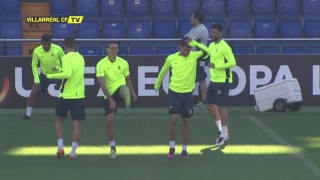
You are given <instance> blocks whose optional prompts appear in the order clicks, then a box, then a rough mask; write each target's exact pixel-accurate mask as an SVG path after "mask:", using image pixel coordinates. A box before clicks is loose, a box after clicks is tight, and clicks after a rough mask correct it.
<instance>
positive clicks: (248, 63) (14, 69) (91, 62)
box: [0, 55, 320, 108]
mask: <svg viewBox="0 0 320 180" xmlns="http://www.w3.org/2000/svg"><path fill="white" fill-rule="evenodd" d="M101 58H102V57H93V56H91V57H86V69H85V73H86V74H85V84H86V105H87V107H101V103H102V96H103V94H102V91H101V90H100V88H99V86H98V82H97V80H96V78H95V66H96V64H97V62H98V61H99V60H100V59H101ZM124 58H126V59H127V60H128V62H129V64H130V71H131V78H132V81H133V84H134V87H135V91H136V93H137V95H138V96H139V99H138V101H137V102H134V103H133V106H135V107H163V106H166V103H167V92H168V83H169V75H167V76H166V78H165V80H164V82H163V88H161V90H160V91H159V92H158V93H156V92H155V91H154V90H153V86H154V83H155V81H156V77H157V75H158V73H159V71H160V69H161V67H162V65H163V63H164V60H165V58H166V57H165V56H129V57H124ZM236 59H237V67H235V68H233V73H234V83H233V85H232V88H231V91H230V94H229V95H230V102H229V104H230V105H231V106H247V105H250V106H251V105H254V104H255V100H254V97H253V90H254V89H255V88H256V87H260V86H262V85H265V84H269V83H272V82H275V81H278V80H281V79H283V78H290V77H294V78H297V79H298V80H299V82H300V86H301V89H302V95H303V104H304V105H319V102H320V85H319V84H320V83H319V81H320V65H319V64H320V63H319V62H320V60H319V57H318V56H314V55H241V56H240V55H239V56H236ZM0 70H1V71H0V75H1V76H0V77H1V80H0V82H1V84H0V107H2V108H25V106H26V103H27V97H28V96H29V94H30V90H31V87H32V83H33V76H32V71H31V57H2V58H1V59H0ZM206 71H207V72H208V71H209V70H208V69H206ZM207 81H208V82H209V81H210V79H209V74H208V77H207ZM58 94H59V91H58V90H57V88H56V87H55V86H54V85H51V86H50V87H49V89H48V93H45V94H43V93H41V94H40V95H39V98H37V102H36V107H44V108H49V107H55V104H56V100H57V98H56V97H57V96H58ZM197 94H198V87H196V89H195V91H194V95H197ZM195 97H196V96H195Z"/></svg>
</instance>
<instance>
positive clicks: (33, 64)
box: [31, 52, 40, 83]
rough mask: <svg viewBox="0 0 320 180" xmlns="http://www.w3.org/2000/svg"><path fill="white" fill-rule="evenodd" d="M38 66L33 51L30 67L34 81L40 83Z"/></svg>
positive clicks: (36, 57) (37, 60)
mask: <svg viewBox="0 0 320 180" xmlns="http://www.w3.org/2000/svg"><path fill="white" fill-rule="evenodd" d="M38 66H39V58H38V56H37V54H36V53H35V52H33V54H32V62H31V67H32V73H33V79H34V83H40V78H39V71H38Z"/></svg>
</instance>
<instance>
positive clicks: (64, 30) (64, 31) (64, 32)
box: [51, 23, 75, 39]
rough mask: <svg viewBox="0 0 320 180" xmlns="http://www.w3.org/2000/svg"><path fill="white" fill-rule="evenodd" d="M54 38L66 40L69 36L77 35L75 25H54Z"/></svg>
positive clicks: (52, 26)
mask: <svg viewBox="0 0 320 180" xmlns="http://www.w3.org/2000/svg"><path fill="white" fill-rule="evenodd" d="M51 28H52V37H53V38H58V39H59V38H62V39H63V38H65V37H67V36H74V35H75V25H74V24H67V23H57V24H55V23H54V24H52V25H51Z"/></svg>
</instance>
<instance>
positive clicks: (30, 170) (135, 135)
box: [0, 107, 320, 180]
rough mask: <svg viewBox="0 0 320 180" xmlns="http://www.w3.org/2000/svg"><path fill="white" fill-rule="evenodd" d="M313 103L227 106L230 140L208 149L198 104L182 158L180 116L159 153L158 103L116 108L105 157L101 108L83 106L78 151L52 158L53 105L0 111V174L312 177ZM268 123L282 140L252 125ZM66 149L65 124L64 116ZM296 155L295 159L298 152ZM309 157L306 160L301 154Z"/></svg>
mask: <svg viewBox="0 0 320 180" xmlns="http://www.w3.org/2000/svg"><path fill="white" fill-rule="evenodd" d="M318 112H319V110H318V108H317V107H314V108H311V107H304V108H303V109H301V111H299V112H286V113H257V112H255V111H254V110H253V108H252V107H232V108H229V117H230V122H229V124H230V125H229V129H230V132H231V133H230V138H231V141H230V144H229V145H228V146H226V147H224V148H214V147H213V145H214V142H215V140H216V138H217V128H216V125H215V123H214V121H213V120H212V119H211V118H210V117H209V116H208V114H207V112H206V110H196V111H195V116H194V117H193V119H192V129H191V138H190V145H189V147H188V150H189V153H190V156H191V157H190V159H181V158H180V157H179V153H180V150H181V144H180V143H181V128H182V126H181V122H180V121H179V123H178V125H177V130H178V133H177V135H178V136H177V150H176V151H177V154H176V157H175V158H174V159H172V160H168V159H167V156H166V154H167V152H168V133H167V128H168V116H167V111H166V109H165V108H131V109H121V110H120V111H119V114H118V116H117V120H116V124H115V125H116V130H115V132H116V142H117V150H118V154H117V158H116V159H110V158H109V157H108V154H109V151H110V149H109V146H108V141H107V138H106V130H105V127H106V122H105V120H104V117H103V110H102V109H87V120H86V121H84V122H83V126H82V127H83V129H82V137H81V143H80V146H79V148H78V156H79V158H78V159H77V160H75V161H72V160H70V159H69V158H68V156H65V157H63V158H60V159H57V158H55V156H54V155H55V153H56V148H57V147H56V139H55V131H54V110H53V109H34V113H33V116H32V119H31V120H21V117H22V116H23V114H24V113H25V110H24V109H2V110H0V114H1V120H0V153H1V155H0V167H1V168H0V177H1V179H10V180H18V179H19V180H20V179H24V180H33V179H40V178H41V179H46V180H51V179H52V180H56V179H76V180H87V179H88V178H93V179H130V180H171V179H172V180H173V179H174V180H177V179H183V180H189V179H190V180H191V179H192V180H194V179H196V178H199V179H201V180H207V179H208V180H209V179H210V180H211V179H237V180H248V179H256V180H270V179H273V180H289V179H290V180H291V179H292V180H304V179H308V180H316V179H319V178H320V174H317V173H318V171H317V167H316V168H315V167H314V166H320V154H319V149H320V133H319V132H320V131H319V127H320V119H319V117H318ZM253 120H258V121H259V122H262V123H264V125H265V126H268V127H269V129H271V130H272V131H273V132H274V133H275V134H277V135H278V136H279V137H280V138H281V139H282V140H285V141H286V143H287V144H286V143H283V142H282V141H279V140H277V138H275V136H274V135H272V134H270V133H268V132H265V131H264V130H263V129H261V128H259V126H257V124H255V123H254V121H253ZM64 127H65V139H64V141H65V145H66V153H67V155H68V154H69V150H70V145H71V132H72V129H71V127H72V124H71V121H70V119H67V120H66V121H65V123H64ZM300 155H303V157H304V158H303V159H301V158H299V157H301V156H300ZM306 159H307V160H311V161H312V162H313V164H314V166H313V167H312V166H310V164H309V165H308V164H306V163H305V161H304V160H306Z"/></svg>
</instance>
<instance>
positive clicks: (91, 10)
mask: <svg viewBox="0 0 320 180" xmlns="http://www.w3.org/2000/svg"><path fill="white" fill-rule="evenodd" d="M75 14H76V15H89V16H98V15H99V0H75Z"/></svg>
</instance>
